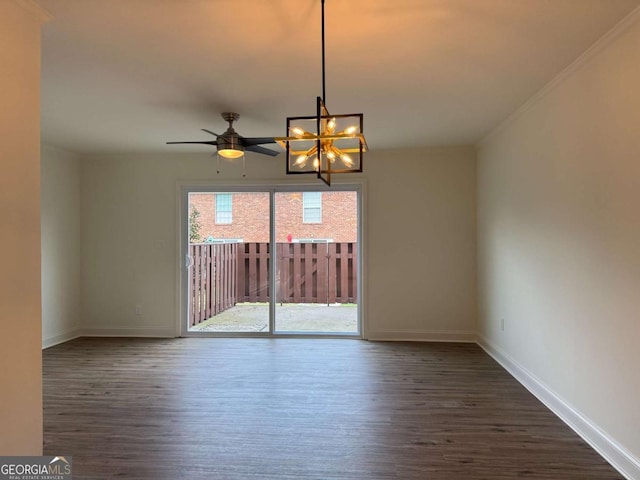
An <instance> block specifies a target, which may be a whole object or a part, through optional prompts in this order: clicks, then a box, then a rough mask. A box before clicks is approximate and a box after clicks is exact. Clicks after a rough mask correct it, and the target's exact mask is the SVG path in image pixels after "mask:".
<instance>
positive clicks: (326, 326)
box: [275, 191, 359, 334]
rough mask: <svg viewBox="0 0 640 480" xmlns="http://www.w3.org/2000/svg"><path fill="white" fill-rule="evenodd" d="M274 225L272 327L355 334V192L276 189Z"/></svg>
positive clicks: (356, 242) (291, 330)
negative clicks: (273, 312)
mask: <svg viewBox="0 0 640 480" xmlns="http://www.w3.org/2000/svg"><path fill="white" fill-rule="evenodd" d="M275 227H276V228H275V238H276V248H275V253H276V284H275V285H276V288H275V291H276V308H275V331H276V332H282V333H284V332H291V333H303V332H306V333H321V334H322V333H324V334H357V333H358V332H359V328H358V308H357V303H358V286H357V281H358V278H357V259H358V196H357V192H355V191H338V192H335V191H322V192H320V191H304V192H302V191H299V192H277V193H276V194H275Z"/></svg>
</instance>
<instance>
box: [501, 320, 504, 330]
mask: <svg viewBox="0 0 640 480" xmlns="http://www.w3.org/2000/svg"><path fill="white" fill-rule="evenodd" d="M500 330H502V331H503V332H504V318H501V319H500Z"/></svg>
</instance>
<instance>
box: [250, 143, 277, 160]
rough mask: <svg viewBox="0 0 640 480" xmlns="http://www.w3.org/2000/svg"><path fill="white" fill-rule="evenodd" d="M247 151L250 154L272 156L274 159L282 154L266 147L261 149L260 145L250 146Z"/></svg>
mask: <svg viewBox="0 0 640 480" xmlns="http://www.w3.org/2000/svg"><path fill="white" fill-rule="evenodd" d="M245 150H247V151H248V152H255V153H262V154H263V155H270V156H272V157H275V156H277V155H280V152H276V151H275V150H269V149H268V148H264V147H259V146H258V145H249V146H248V147H245Z"/></svg>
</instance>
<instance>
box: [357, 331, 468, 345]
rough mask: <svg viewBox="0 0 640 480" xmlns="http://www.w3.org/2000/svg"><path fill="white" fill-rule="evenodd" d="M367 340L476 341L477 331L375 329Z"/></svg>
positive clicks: (368, 334) (369, 333)
mask: <svg viewBox="0 0 640 480" xmlns="http://www.w3.org/2000/svg"><path fill="white" fill-rule="evenodd" d="M367 340H371V341H395V342H457V343H476V340H477V337H476V334H475V332H438V331H434V332H428V331H422V330H373V331H369V332H368V333H367Z"/></svg>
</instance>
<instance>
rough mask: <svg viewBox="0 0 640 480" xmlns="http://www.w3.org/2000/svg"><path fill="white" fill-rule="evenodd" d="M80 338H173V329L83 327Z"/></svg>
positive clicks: (174, 333)
mask: <svg viewBox="0 0 640 480" xmlns="http://www.w3.org/2000/svg"><path fill="white" fill-rule="evenodd" d="M80 336H82V337H153V338H174V337H175V336H176V332H175V327H118V328H101V327H85V328H83V329H81V330H80Z"/></svg>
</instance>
